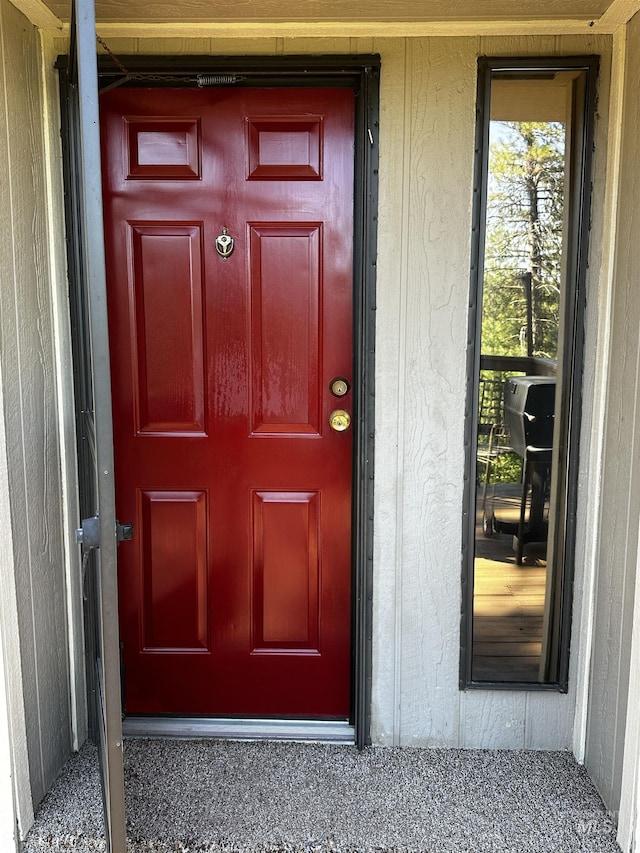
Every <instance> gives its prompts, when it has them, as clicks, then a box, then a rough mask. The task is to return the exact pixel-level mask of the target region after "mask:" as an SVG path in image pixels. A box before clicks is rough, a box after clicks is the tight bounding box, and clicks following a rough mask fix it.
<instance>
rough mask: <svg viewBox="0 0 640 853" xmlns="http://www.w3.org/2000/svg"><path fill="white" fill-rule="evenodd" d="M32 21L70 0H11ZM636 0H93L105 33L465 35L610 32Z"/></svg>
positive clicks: (58, 21)
mask: <svg viewBox="0 0 640 853" xmlns="http://www.w3.org/2000/svg"><path fill="white" fill-rule="evenodd" d="M11 1H12V2H13V3H14V5H15V6H17V7H18V8H19V9H20V10H21V11H22V12H24V14H25V15H26V16H27V17H28V18H29V19H30V20H31V21H32V22H33V23H34V24H36V26H39V27H42V28H46V29H64V28H65V27H66V26H67V25H68V23H69V18H70V8H71V2H70V0H11ZM638 11H640V0H525V2H522V0H449V2H448V3H444V2H443V0H395V2H394V3H389V2H388V0H181V2H176V0H174V2H169V0H164V2H159V0H96V20H97V24H98V27H99V30H100V32H101V33H103V34H105V35H106V34H109V35H117V34H122V35H146V34H152V33H153V34H155V35H161V34H166V35H178V34H183V35H190V34H196V31H199V32H200V34H204V33H203V31H209V32H210V33H211V34H214V33H215V34H216V35H218V36H224V35H230V36H234V35H240V34H243V35H245V36H251V35H255V36H260V35H290V34H295V35H299V36H300V35H311V36H323V35H327V36H335V35H344V36H365V35H380V36H384V35H387V36H390V35H397V36H399V35H407V36H410V35H431V34H433V35H465V34H474V33H477V34H481V33H483V34H484V33H495V34H506V35H508V34H513V33H532V34H533V33H551V32H553V33H566V32H585V31H587V30H591V31H596V32H613V31H615V30H616V29H617V28H618V27H619V26H621V25H623V24H625V23H626V22H627V21H628V20H630V19H631V18H632V17H633V15H634V14H636V12H638Z"/></svg>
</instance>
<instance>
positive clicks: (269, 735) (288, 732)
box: [122, 716, 355, 744]
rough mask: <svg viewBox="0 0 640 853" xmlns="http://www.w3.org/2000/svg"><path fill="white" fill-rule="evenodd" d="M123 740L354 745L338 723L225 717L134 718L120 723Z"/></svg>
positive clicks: (349, 729) (351, 732)
mask: <svg viewBox="0 0 640 853" xmlns="http://www.w3.org/2000/svg"><path fill="white" fill-rule="evenodd" d="M122 733H123V735H124V736H125V737H183V738H205V737H207V738H223V739H227V740H287V741H303V742H313V743H319V742H329V743H345V744H353V743H355V728H354V727H353V726H352V725H350V724H349V723H347V722H345V721H341V720H274V719H250V720H238V719H234V718H224V717H136V716H127V717H125V718H124V720H123V721H122Z"/></svg>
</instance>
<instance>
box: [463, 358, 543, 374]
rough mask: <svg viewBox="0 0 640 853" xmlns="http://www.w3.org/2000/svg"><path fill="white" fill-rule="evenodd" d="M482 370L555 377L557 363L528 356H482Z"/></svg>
mask: <svg viewBox="0 0 640 853" xmlns="http://www.w3.org/2000/svg"><path fill="white" fill-rule="evenodd" d="M480 370H493V371H495V372H496V373H525V374H526V375H527V376H555V375H556V372H557V362H556V361H554V360H553V359H551V358H538V357H537V356H527V355H515V356H514V355H481V356H480Z"/></svg>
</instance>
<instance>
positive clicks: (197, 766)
mask: <svg viewBox="0 0 640 853" xmlns="http://www.w3.org/2000/svg"><path fill="white" fill-rule="evenodd" d="M125 785H126V800H127V817H128V832H127V834H128V838H129V842H130V844H129V851H131V853H151V852H152V851H161V853H169V851H172V853H196V851H197V853H204V852H205V851H209V852H210V853H214V852H215V853H241V851H251V852H252V853H259V851H267V853H297V851H301V853H302V851H304V853H342V851H345V853H347V851H348V853H355V851H376V853H383V851H394V853H400V852H401V851H402V853H405V851H407V853H408V851H416V853H431V852H432V853H445V851H446V853H453V851H456V853H463V851H473V853H485V851H486V853H489V851H491V853H511V851H513V853H516V851H517V853H528V851H531V853H533V851H535V853H545V851H554V853H558V851H560V853H568V851H589V853H614V852H615V851H619V848H618V846H617V845H616V842H615V828H614V826H613V824H612V822H611V821H610V820H609V818H608V816H607V814H606V812H605V810H604V807H603V805H602V802H601V801H600V798H599V797H598V794H597V793H596V791H595V789H594V787H593V785H592V783H591V781H590V780H589V778H588V776H587V774H586V771H585V770H584V768H583V767H580V766H578V765H577V764H576V762H575V760H574V759H573V757H572V756H571V755H570V754H569V753H564V752H527V751H519V752H516V751H514V752H509V751H493V750H491V751H490V750H453V749H451V750H445V749H433V750H421V749H408V748H405V749H395V748H393V749H392V748H383V747H376V748H369V749H366V750H364V751H363V752H361V753H358V752H357V751H356V750H355V749H354V748H353V747H349V746H337V745H326V744H323V745H319V744H304V745H303V744H289V743H266V742H258V743H236V742H230V741H215V740H196V741H193V740H183V741H176V740H128V741H127V742H126V745H125ZM100 809H101V795H100V787H99V778H98V766H97V758H96V752H95V749H94V748H93V747H91V746H85V747H84V748H83V749H82V750H81V752H80V753H79V754H78V755H75V756H73V757H72V759H71V760H70V761H69V763H68V765H67V766H66V767H65V769H64V770H63V772H62V774H61V775H60V777H59V779H58V780H57V782H56V785H55V786H54V789H53V790H52V791H51V793H50V794H49V796H48V797H47V798H46V799H45V801H44V802H43V804H42V806H41V809H40V811H39V814H38V816H37V819H36V823H35V825H34V827H33V829H32V830H31V832H30V833H29V836H28V839H27V841H26V843H25V846H24V851H25V853H35V851H38V853H39V851H43V850H74V851H83V852H84V851H95V850H104V840H103V837H102V822H101V817H100Z"/></svg>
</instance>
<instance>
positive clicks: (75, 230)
mask: <svg viewBox="0 0 640 853" xmlns="http://www.w3.org/2000/svg"><path fill="white" fill-rule="evenodd" d="M67 84H68V85H67V87H66V90H65V91H64V94H63V97H62V113H63V116H62V117H63V124H64V126H65V129H66V134H65V136H66V139H67V143H68V144H67V147H66V150H65V152H64V154H65V160H66V163H65V165H66V168H67V175H73V179H72V180H71V181H70V182H69V184H70V185H69V186H68V192H67V194H66V211H65V212H66V218H67V229H68V232H69V241H68V246H69V249H68V263H69V285H70V310H71V324H72V336H73V348H74V380H75V394H76V430H77V442H78V476H79V489H80V513H81V518H82V521H81V528H80V531H79V536H78V541H80V542H82V552H83V561H82V566H83V587H84V597H85V607H84V611H85V615H84V621H85V644H86V661H87V684H88V693H89V705H90V707H89V723H90V730H91V735H92V738H93V740H94V741H95V742H96V744H97V746H98V750H99V755H100V767H101V777H102V779H101V781H102V791H103V801H104V824H105V837H106V842H107V853H125V851H126V829H125V805H124V773H123V750H122V711H121V704H122V703H121V698H120V643H119V632H118V587H117V547H118V535H117V522H116V517H115V487H114V473H113V432H112V414H111V374H110V365H109V338H108V327H107V302H106V275H105V254H104V232H103V220H102V181H101V173H100V133H99V125H98V74H97V62H96V32H95V10H94V4H93V0H73V3H72V26H71V47H70V62H69V69H68V80H67Z"/></svg>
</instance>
